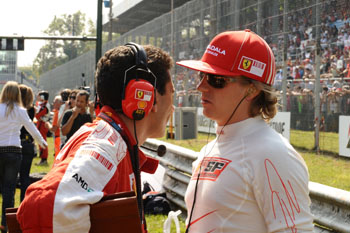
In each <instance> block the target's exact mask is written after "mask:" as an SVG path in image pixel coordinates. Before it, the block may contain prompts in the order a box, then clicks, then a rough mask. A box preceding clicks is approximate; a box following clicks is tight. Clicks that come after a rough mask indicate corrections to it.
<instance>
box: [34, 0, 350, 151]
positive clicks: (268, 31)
mask: <svg viewBox="0 0 350 233" xmlns="http://www.w3.org/2000/svg"><path fill="white" fill-rule="evenodd" d="M170 2H171V1H168V2H167V4H165V3H164V1H161V0H158V1H156V0H154V1H145V0H144V1H141V0H134V1H122V2H121V3H118V5H116V6H115V7H114V8H113V15H114V19H113V30H114V32H119V33H121V36H120V37H119V38H118V39H116V40H114V41H109V42H107V43H105V44H103V48H102V50H103V51H102V52H105V51H106V50H108V49H110V48H112V47H114V46H116V45H122V44H125V43H126V42H128V41H134V42H136V43H139V44H153V45H156V46H159V47H161V48H163V49H164V50H166V51H168V52H169V53H170V54H172V56H173V57H174V59H175V61H177V60H181V59H199V58H200V56H201V54H202V53H203V52H204V50H205V48H206V46H207V44H208V43H209V41H210V40H211V39H212V38H213V37H214V35H216V34H217V33H219V32H222V31H226V30H239V29H245V28H249V29H251V30H252V31H255V32H256V33H258V34H259V35H261V36H262V37H263V38H264V39H265V40H266V41H267V42H268V43H269V45H270V47H271V48H272V49H273V51H274V54H275V57H276V60H277V71H278V73H277V77H276V82H275V84H274V86H275V87H276V89H277V90H279V91H281V94H282V95H281V96H282V97H283V98H281V100H280V101H281V102H280V103H281V110H284V111H290V112H291V116H292V117H291V127H292V129H295V130H302V131H313V130H315V115H316V111H315V109H316V107H315V106H316V105H317V103H318V104H319V106H320V109H321V113H320V114H321V115H320V124H321V125H320V128H319V129H320V130H321V132H323V131H328V132H336V133H337V132H338V130H339V129H338V128H339V126H338V125H339V124H338V119H339V115H349V113H350V107H349V103H350V90H349V85H348V82H349V80H350V56H349V51H350V25H349V24H350V10H349V9H350V2H349V1H347V0H284V1H283V0H282V1H275V0H191V1H174V3H176V4H178V5H175V6H174V10H173V11H171V6H170ZM107 20H108V18H107V19H106V20H105V21H104V30H106V31H107V30H108V28H109V22H108V21H107ZM316 51H318V53H317V54H316ZM94 56H95V54H94V51H90V52H89V53H86V54H83V55H81V56H80V57H77V58H76V59H74V60H71V61H70V62H68V63H66V64H64V65H62V66H60V67H57V68H56V69H54V70H51V71H49V72H47V73H45V74H43V75H42V76H41V77H40V85H41V86H43V88H44V89H46V90H49V91H50V93H56V92H58V91H59V88H60V87H62V83H64V84H65V87H70V88H73V87H76V86H80V85H81V75H80V74H81V73H82V72H84V73H85V79H86V83H87V85H90V86H93V77H94V68H95V64H94V60H95V57H94ZM318 59H319V61H318ZM173 75H174V76H173V79H174V84H175V87H176V103H175V105H177V106H199V94H198V92H197V91H196V90H195V87H196V85H197V83H198V76H197V74H196V73H195V72H193V71H190V70H186V69H183V68H181V67H175V69H174V73H173ZM318 79H320V82H319V83H320V85H319V86H318V85H316V84H318V81H316V80H318ZM283 80H286V82H283ZM315 81H316V82H315ZM317 86H318V87H317ZM52 96H54V95H52ZM318 96H320V99H318ZM317 101H319V102H317ZM336 146H337V145H336ZM335 150H336V149H335Z"/></svg>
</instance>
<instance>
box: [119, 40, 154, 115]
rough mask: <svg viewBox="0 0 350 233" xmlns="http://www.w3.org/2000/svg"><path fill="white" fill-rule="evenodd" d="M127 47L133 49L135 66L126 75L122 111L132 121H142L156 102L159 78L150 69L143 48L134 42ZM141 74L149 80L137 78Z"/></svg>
mask: <svg viewBox="0 0 350 233" xmlns="http://www.w3.org/2000/svg"><path fill="white" fill-rule="evenodd" d="M125 46H127V47H129V48H131V49H132V51H133V53H134V56H135V65H133V66H131V67H130V68H128V69H127V70H126V71H125V73H124V83H123V90H122V110H123V113H124V114H125V115H126V116H127V117H129V118H130V119H133V120H141V119H143V118H144V117H145V116H147V115H148V113H149V112H150V111H151V109H152V107H153V104H154V102H155V88H156V81H157V78H156V76H155V75H154V74H153V73H152V71H151V70H150V69H149V68H148V63H147V54H146V51H145V50H144V49H143V47H142V46H140V45H138V44H136V43H133V42H129V43H127V44H125ZM129 72H133V74H132V75H128V73H129ZM139 72H144V73H146V77H148V78H147V80H145V79H140V78H139V77H137V76H138V73H139ZM143 77H144V76H143Z"/></svg>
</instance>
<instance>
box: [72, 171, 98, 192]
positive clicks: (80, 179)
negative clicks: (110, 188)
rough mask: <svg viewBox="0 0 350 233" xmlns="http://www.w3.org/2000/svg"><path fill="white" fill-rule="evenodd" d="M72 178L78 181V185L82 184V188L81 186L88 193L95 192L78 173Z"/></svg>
mask: <svg viewBox="0 0 350 233" xmlns="http://www.w3.org/2000/svg"><path fill="white" fill-rule="evenodd" d="M72 178H74V179H75V181H76V182H77V183H78V184H80V186H81V187H82V188H83V189H84V190H86V191H88V192H93V191H94V190H93V189H92V188H89V185H88V183H86V182H85V181H84V180H83V178H82V177H81V176H79V174H78V173H75V174H74V175H73V176H72Z"/></svg>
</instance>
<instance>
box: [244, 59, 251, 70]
mask: <svg viewBox="0 0 350 233" xmlns="http://www.w3.org/2000/svg"><path fill="white" fill-rule="evenodd" d="M251 64H252V61H251V60H248V59H243V64H242V66H243V69H245V70H246V69H248V68H249V67H250V65H251Z"/></svg>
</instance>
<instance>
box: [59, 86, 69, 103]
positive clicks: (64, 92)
mask: <svg viewBox="0 0 350 233" xmlns="http://www.w3.org/2000/svg"><path fill="white" fill-rule="evenodd" d="M70 93H71V90H70V89H68V88H66V89H63V90H62V91H61V92H60V95H61V98H62V101H67V100H68V97H69V95H70Z"/></svg>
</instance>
